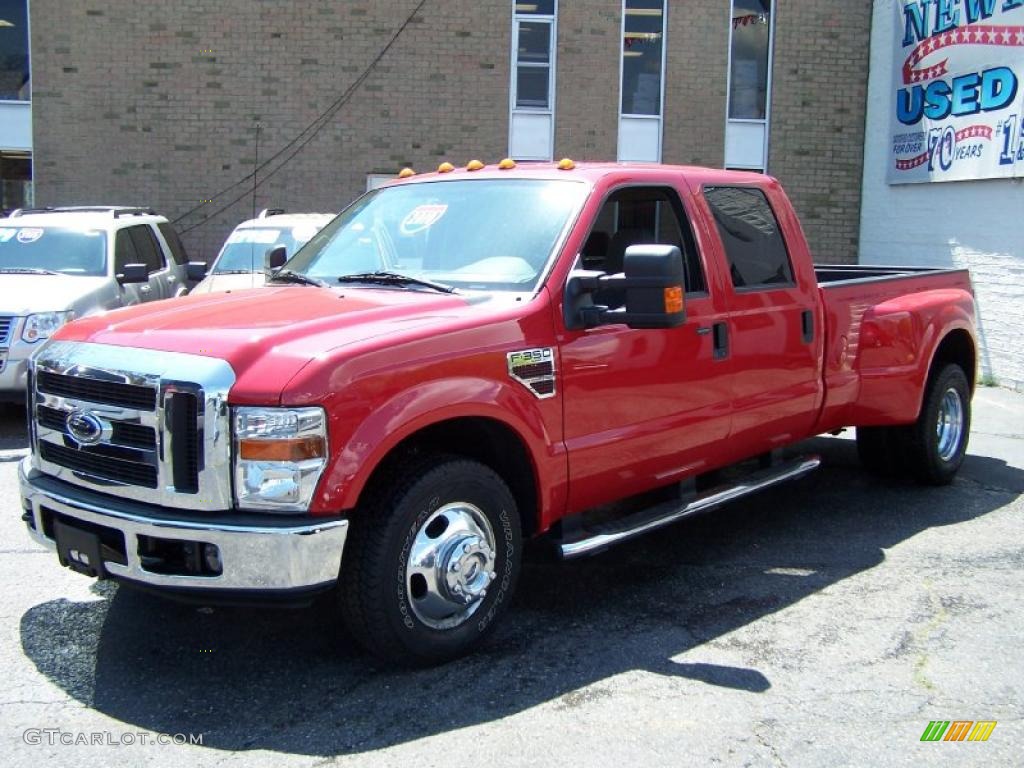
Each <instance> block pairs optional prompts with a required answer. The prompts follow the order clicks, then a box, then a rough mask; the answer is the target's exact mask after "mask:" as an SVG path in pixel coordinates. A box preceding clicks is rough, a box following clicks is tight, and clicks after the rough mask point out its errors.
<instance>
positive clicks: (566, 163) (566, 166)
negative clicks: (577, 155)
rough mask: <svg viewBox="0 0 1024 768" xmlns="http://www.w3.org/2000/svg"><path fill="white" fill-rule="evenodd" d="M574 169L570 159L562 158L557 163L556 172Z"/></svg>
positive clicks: (574, 165) (573, 163) (574, 164)
mask: <svg viewBox="0 0 1024 768" xmlns="http://www.w3.org/2000/svg"><path fill="white" fill-rule="evenodd" d="M575 167H576V163H575V161H574V160H573V159H572V158H570V157H563V158H562V159H561V160H559V161H558V170H560V171H571V170H572V169H573V168H575Z"/></svg>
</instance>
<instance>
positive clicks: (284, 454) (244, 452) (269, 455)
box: [238, 436, 327, 461]
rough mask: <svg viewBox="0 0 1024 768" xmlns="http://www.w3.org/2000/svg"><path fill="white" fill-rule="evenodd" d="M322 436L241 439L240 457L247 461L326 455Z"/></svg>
mask: <svg viewBox="0 0 1024 768" xmlns="http://www.w3.org/2000/svg"><path fill="white" fill-rule="evenodd" d="M326 453H327V452H326V450H324V439H323V438H322V437H316V436H314V437H292V438H288V439H286V440H239V441H238V457H239V458H240V459H244V460H245V461H305V460H306V459H322V458H323V457H324V456H325V455H326Z"/></svg>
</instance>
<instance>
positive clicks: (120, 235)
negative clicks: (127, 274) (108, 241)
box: [114, 229, 142, 274]
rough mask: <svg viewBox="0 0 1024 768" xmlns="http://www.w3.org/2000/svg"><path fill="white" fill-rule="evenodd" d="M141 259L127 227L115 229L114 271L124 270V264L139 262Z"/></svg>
mask: <svg viewBox="0 0 1024 768" xmlns="http://www.w3.org/2000/svg"><path fill="white" fill-rule="evenodd" d="M141 263H142V260H141V259H140V258H139V254H138V253H137V252H136V250H135V243H134V242H133V241H132V238H131V235H130V234H129V233H128V230H127V229H119V230H118V231H117V239H116V240H115V241H114V272H115V274H121V273H122V272H124V265H125V264H141Z"/></svg>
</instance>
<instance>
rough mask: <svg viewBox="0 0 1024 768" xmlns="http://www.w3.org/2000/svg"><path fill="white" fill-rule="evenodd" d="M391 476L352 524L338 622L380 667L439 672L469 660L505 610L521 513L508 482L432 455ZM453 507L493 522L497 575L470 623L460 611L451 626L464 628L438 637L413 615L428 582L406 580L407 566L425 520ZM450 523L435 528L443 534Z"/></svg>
mask: <svg viewBox="0 0 1024 768" xmlns="http://www.w3.org/2000/svg"><path fill="white" fill-rule="evenodd" d="M396 467H397V469H398V470H399V471H396V472H393V473H392V474H391V480H390V481H385V482H382V483H379V484H378V487H377V489H376V492H371V495H370V498H369V499H368V501H367V503H366V504H364V505H363V506H362V507H361V508H360V509H359V510H357V512H356V513H355V514H354V515H353V517H352V525H351V529H350V531H349V536H348V541H347V542H346V545H345V551H344V555H343V557H342V566H341V576H340V581H339V596H340V600H341V609H342V614H343V618H344V620H345V623H346V625H347V626H348V629H349V631H350V632H351V633H352V635H353V637H354V638H355V639H356V641H358V642H359V643H360V644H361V645H362V646H363V647H365V648H366V649H367V650H368V651H370V653H372V654H373V655H375V656H377V657H379V658H381V659H382V660H384V661H386V662H388V663H393V664H403V665H413V666H422V665H427V664H437V663H441V662H444V661H448V660H450V659H453V658H456V657H458V656H461V655H463V654H465V653H466V652H467V651H469V650H470V649H471V648H472V647H473V646H475V645H476V644H477V643H478V642H480V640H481V639H482V638H483V637H484V636H485V635H486V634H487V633H488V632H490V631H491V629H492V628H493V627H494V625H495V624H496V622H497V619H498V618H499V617H500V616H501V615H502V614H503V613H504V611H505V610H506V609H507V608H508V605H509V602H510V601H511V598H512V593H513V592H514V590H515V586H516V582H517V580H518V578H519V571H520V565H521V558H522V534H521V531H520V521H519V513H518V511H517V509H516V503H515V499H514V498H513V496H512V493H511V492H510V491H509V489H508V486H507V485H506V484H505V482H504V481H503V480H502V479H501V477H499V476H498V474H497V473H495V472H494V471H493V470H492V469H490V468H489V467H487V466H485V465H483V464H480V463H479V462H476V461H471V460H468V459H462V458H457V457H452V456H435V457H428V458H425V459H421V460H419V461H413V462H408V463H405V462H403V464H401V465H396ZM456 503H461V504H464V505H466V509H468V510H471V512H470V513H469V514H471V515H476V516H477V517H478V514H477V513H482V514H483V516H484V517H485V518H486V521H487V523H489V526H490V531H491V533H492V534H493V540H494V543H495V544H496V546H495V547H494V549H493V550H491V551H492V553H493V556H492V558H491V559H490V561H489V562H490V566H491V567H488V568H487V569H486V570H488V571H489V570H493V573H494V579H493V581H491V582H490V586H489V587H487V588H486V596H485V597H482V598H479V599H478V600H476V601H474V602H473V603H472V605H473V606H475V607H473V609H472V612H471V613H470V614H469V615H468V616H466V617H465V618H463V617H462V616H461V614H460V613H459V612H456V613H454V614H453V618H451V619H450V620H449V621H461V623H458V624H457V625H455V626H451V627H441V628H439V627H436V626H432V625H430V624H428V623H426V622H427V621H429V620H430V619H424V618H422V617H421V613H419V612H418V611H422V610H423V608H422V606H421V605H420V604H419V603H417V602H416V597H415V596H414V593H415V592H416V591H417V589H418V588H421V585H422V584H423V583H424V582H423V580H422V577H418V576H415V575H414V576H412V577H411V578H412V580H410V576H409V573H408V572H407V564H408V563H409V562H410V555H411V552H412V548H413V544H414V542H416V541H417V534H419V535H420V537H421V538H420V541H421V542H422V541H423V539H422V537H423V536H425V535H427V531H428V528H430V527H431V526H426V523H427V521H428V519H432V518H433V519H434V520H436V519H437V516H436V515H435V513H436V512H438V511H439V510H441V509H442V508H444V507H445V506H446V505H449V504H456ZM446 514H447V513H442V514H441V518H444V520H442V521H441V522H442V523H443V524H444V526H445V529H444V530H446V531H447V525H448V522H447V518H446V517H445V515H446ZM456 514H459V511H458V510H456ZM474 519H475V518H474ZM483 529H486V526H484V528H483ZM452 530H455V526H453V528H452ZM443 535H444V533H441V534H438V536H437V538H440V537H441V536H443ZM452 541H455V539H454V538H452ZM459 551H462V550H461V549H460V550H459ZM466 570H467V571H468V570H469V569H468V568H467V569H466ZM473 570H474V572H476V570H477V569H473ZM480 570H484V569H480ZM417 578H418V579H420V582H418V583H417V582H416V581H415V579H417ZM442 588H443V587H442ZM434 594H436V593H434ZM441 621H445V620H439V623H440V622H441Z"/></svg>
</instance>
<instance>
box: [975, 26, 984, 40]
mask: <svg viewBox="0 0 1024 768" xmlns="http://www.w3.org/2000/svg"><path fill="white" fill-rule="evenodd" d="M984 35H985V32H984V31H983V30H981V29H976V30H974V42H976V43H980V42H981V38H982V37H984Z"/></svg>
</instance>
